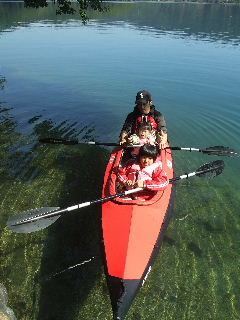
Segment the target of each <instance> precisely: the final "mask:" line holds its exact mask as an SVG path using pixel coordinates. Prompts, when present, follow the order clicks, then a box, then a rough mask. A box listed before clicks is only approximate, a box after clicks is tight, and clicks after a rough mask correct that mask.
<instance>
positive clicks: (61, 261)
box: [0, 3, 240, 320]
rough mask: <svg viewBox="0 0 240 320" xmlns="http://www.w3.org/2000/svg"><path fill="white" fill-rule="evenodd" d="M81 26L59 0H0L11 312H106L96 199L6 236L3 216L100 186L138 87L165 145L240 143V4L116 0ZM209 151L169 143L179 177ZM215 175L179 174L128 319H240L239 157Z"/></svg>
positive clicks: (1, 183) (46, 317) (2, 208)
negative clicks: (159, 120) (31, 0)
mask: <svg viewBox="0 0 240 320" xmlns="http://www.w3.org/2000/svg"><path fill="white" fill-rule="evenodd" d="M110 9H111V10H110V11H109V12H108V13H106V14H104V15H99V14H92V15H91V18H92V19H91V20H90V23H89V24H88V25H87V26H83V25H82V24H81V22H80V21H79V20H78V19H77V17H76V16H73V17H71V18H69V17H59V16H58V17H56V16H55V10H54V8H53V7H49V8H48V9H40V10H31V9H29V10H27V9H24V8H23V6H22V4H21V3H11V4H9V3H0V79H1V80H0V81H1V83H0V86H1V90H0V142H1V143H0V156H1V165H0V232H1V245H0V251H1V257H0V283H2V284H3V285H4V286H5V287H6V288H7V291H8V295H9V306H10V307H11V308H12V309H13V310H14V312H15V314H16V317H17V319H18V320H20V319H21V320H33V319H34V320H35V319H36V320H56V319H60V320H61V319H64V320H70V319H74V320H75V319H78V320H81V319H89V320H93V319H94V320H96V319H99V320H110V319H111V317H112V316H111V306H110V299H109V296H108V290H107V286H106V281H105V277H104V270H103V260H102V247H101V241H100V233H101V225H100V215H101V208H100V207H99V206H95V207H92V208H88V209H87V208H86V209H82V210H81V211H79V212H76V213H72V214H71V215H69V217H68V218H65V219H64V218H63V219H59V220H58V221H57V222H56V223H54V225H52V226H51V227H49V228H48V229H46V230H43V231H40V232H37V233H33V234H26V235H20V234H14V233H12V232H10V231H9V230H8V229H7V228H6V227H5V225H6V221H7V219H8V217H9V216H11V215H14V214H16V213H18V212H22V211H24V210H27V209H30V208H37V207H42V206H60V207H63V208H64V207H67V206H70V205H73V204H76V203H80V202H85V201H88V200H92V199H96V198H98V197H100V195H101V186H102V180H103V174H104V169H105V166H106V163H107V161H108V157H109V149H104V148H97V147H89V146H84V145H79V146H72V147H69V146H46V145H40V144H38V143H37V140H38V138H39V137H43V136H57V137H65V136H68V137H77V138H79V139H83V140H91V139H95V140H97V141H106V142H107V141H116V140H117V137H118V134H119V131H120V129H121V125H122V122H123V120H124V118H125V116H126V114H127V113H128V112H130V110H131V109H132V107H133V103H134V97H135V94H136V92H137V91H138V90H140V89H142V88H145V89H148V90H149V91H151V92H152V95H153V99H154V101H155V104H156V105H157V106H158V109H159V110H161V111H162V112H163V113H164V115H165V117H166V120H167V124H168V130H169V136H170V140H171V143H172V145H179V146H192V147H208V146H214V145H225V146H230V147H233V148H234V149H235V150H236V151H240V147H239V133H240V125H239V102H240V99H239V85H240V76H239V75H240V60H239V43H240V31H239V30H240V20H239V14H240V7H239V6H234V5H231V6H224V5H198V4H194V5H193V4H160V3H116V4H110ZM215 159H216V157H210V156H206V155H205V156H204V155H201V154H198V153H191V154H190V153H186V152H185V153H184V152H179V151H178V152H177V151H176V152H175V163H176V175H179V174H181V173H184V172H191V171H194V170H195V169H196V168H198V167H199V166H200V165H201V164H203V163H206V162H208V161H212V160H215ZM222 159H224V160H225V162H226V168H225V171H224V173H223V174H222V175H221V176H219V177H217V178H216V179H215V180H211V181H208V180H203V179H200V178H192V179H191V180H189V181H182V182H178V186H177V193H176V200H175V209H174V216H173V218H172V220H171V222H170V224H169V227H168V230H167V233H166V236H165V239H164V242H163V246H162V248H161V251H160V253H159V255H158V259H157V261H156V263H155V265H154V268H153V271H152V272H151V274H150V276H149V277H148V281H147V282H146V283H145V286H144V287H143V288H142V289H141V291H140V292H139V294H138V296H137V298H136V300H135V302H134V304H133V306H132V308H131V310H130V312H129V314H128V317H127V319H129V320H158V319H161V320H173V319H174V320H182V319H184V320H193V319H194V320H198V319H199V320H202V319H204V320H210V319H211V320H212V319H214V320H225V319H240V302H239V295H240V289H239V288H240V281H239V271H240V270H239V258H240V250H239V245H240V218H239V200H240V199H239V198H240V195H239V175H238V172H239V159H238V158H235V159H233V158H232V159H225V158H222Z"/></svg>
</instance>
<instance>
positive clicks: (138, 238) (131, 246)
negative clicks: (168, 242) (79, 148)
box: [102, 148, 174, 319]
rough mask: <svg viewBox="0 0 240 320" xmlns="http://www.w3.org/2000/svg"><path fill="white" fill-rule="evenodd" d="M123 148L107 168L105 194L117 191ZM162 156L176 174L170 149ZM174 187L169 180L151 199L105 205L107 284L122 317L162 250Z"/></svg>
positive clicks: (170, 175)
mask: <svg viewBox="0 0 240 320" xmlns="http://www.w3.org/2000/svg"><path fill="white" fill-rule="evenodd" d="M123 152H124V151H123V149H120V148H116V149H115V150H114V152H113V153H112V155H111V157H110V160H109V163H108V166H107V168H106V173H105V178H104V185H103V197H107V196H109V195H112V194H115V193H117V192H116V191H117V190H116V183H115V182H116V175H115V173H114V170H115V169H116V168H117V167H118V166H119V165H120V163H121V159H122V156H123ZM160 160H161V161H162V164H163V170H164V171H165V172H166V173H167V175H168V178H169V179H171V178H173V173H174V172H173V160H172V154H171V151H169V150H163V151H162V152H161V157H160ZM173 194H174V187H173V185H172V184H169V185H168V186H167V188H166V189H164V191H158V192H156V194H155V195H154V196H153V197H152V198H151V200H146V201H141V200H130V199H122V198H115V199H114V200H112V201H108V202H106V203H104V204H103V205H102V229H103V240H104V247H105V255H106V267H107V278H108V286H109V290H110V296H111V301H112V307H113V311H114V314H115V318H114V319H123V318H124V316H125V314H126V313H127V311H128V309H129V307H130V305H131V302H132V300H133V299H134V297H135V295H136V293H137V291H138V289H139V287H140V286H141V285H142V284H143V283H144V282H145V280H146V277H147V275H148V273H149V272H150V270H151V264H152V262H153V258H154V256H155V254H156V253H157V251H158V250H159V247H160V243H161V240H162V238H163V233H164V230H165V229H166V227H167V222H168V218H169V216H170V214H171V212H172V209H173V198H174V196H173Z"/></svg>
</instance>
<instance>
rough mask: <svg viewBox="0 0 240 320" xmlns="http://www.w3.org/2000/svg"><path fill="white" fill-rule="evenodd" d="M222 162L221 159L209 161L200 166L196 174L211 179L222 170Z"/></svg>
mask: <svg viewBox="0 0 240 320" xmlns="http://www.w3.org/2000/svg"><path fill="white" fill-rule="evenodd" d="M223 169H224V162H223V160H216V161H213V162H210V163H206V164H204V165H203V166H201V167H200V168H199V169H198V170H197V171H196V175H197V176H198V177H201V178H208V179H213V178H215V177H216V176H218V175H219V174H221V173H222V172H223Z"/></svg>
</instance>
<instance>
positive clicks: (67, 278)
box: [37, 128, 108, 320]
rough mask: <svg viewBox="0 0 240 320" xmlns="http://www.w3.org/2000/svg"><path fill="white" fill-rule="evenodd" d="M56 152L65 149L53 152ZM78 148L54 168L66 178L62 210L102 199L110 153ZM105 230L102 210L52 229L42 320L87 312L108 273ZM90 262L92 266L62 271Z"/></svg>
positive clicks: (81, 213)
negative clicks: (97, 284) (101, 278)
mask: <svg viewBox="0 0 240 320" xmlns="http://www.w3.org/2000/svg"><path fill="white" fill-rule="evenodd" d="M38 130H39V128H38ZM45 134H46V131H45ZM58 136H59V137H60V136H61V135H60V134H58ZM51 147H52V148H59V147H58V146H49V147H48V148H51ZM73 148H74V147H72V148H71V147H68V146H66V147H65V146H64V152H61V154H60V155H59V157H57V158H56V161H55V163H54V169H55V170H60V171H63V172H65V174H66V177H65V181H64V182H63V183H62V190H61V196H60V199H61V200H60V203H58V204H57V205H59V206H60V207H62V208H66V207H68V206H71V205H74V204H77V203H81V202H85V201H89V200H93V199H97V198H100V197H101V188H102V182H103V176H104V171H105V167H106V163H107V159H108V152H107V151H105V150H104V149H101V148H98V147H95V146H86V145H81V147H80V149H79V152H78V151H77V149H76V148H75V149H73ZM100 230H101V207H100V206H93V207H89V208H83V209H81V210H78V211H76V212H75V211H74V212H73V213H71V214H68V216H67V217H62V218H60V219H59V220H58V221H57V222H56V223H55V224H54V225H53V226H52V227H50V228H49V237H48V241H47V243H46V244H45V246H44V253H43V257H42V264H41V269H40V273H39V279H38V281H40V283H41V298H40V301H39V315H38V318H37V319H38V320H55V319H59V320H61V319H62V320H67V319H73V317H74V315H75V313H76V311H77V310H79V309H80V308H81V305H82V304H83V302H84V300H85V298H86V296H87V295H88V294H89V292H90V290H91V288H92V287H93V285H94V283H95V281H96V279H98V278H99V276H100V274H101V272H102V270H103V268H102V265H103V261H102V260H101V239H100ZM93 257H94V258H93ZM84 261H89V262H88V263H86V264H83V265H80V266H79V267H76V268H72V269H71V270H69V271H66V272H62V271H63V270H65V269H67V268H68V267H70V266H75V265H78V264H81V263H82V262H84ZM57 273H59V274H58V275H57Z"/></svg>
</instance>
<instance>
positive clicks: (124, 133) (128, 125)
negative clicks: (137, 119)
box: [119, 112, 133, 144]
mask: <svg viewBox="0 0 240 320" xmlns="http://www.w3.org/2000/svg"><path fill="white" fill-rule="evenodd" d="M132 125H133V113H132V112H131V113H129V115H128V116H127V118H126V120H125V122H124V125H123V127H122V130H121V132H120V136H119V143H120V144H123V143H126V142H127V138H128V136H129V135H130V134H131V131H132Z"/></svg>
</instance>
